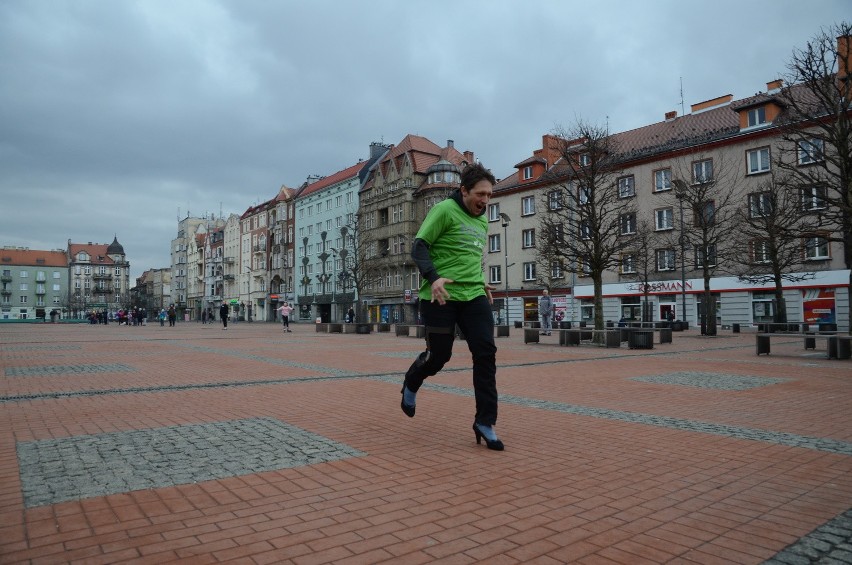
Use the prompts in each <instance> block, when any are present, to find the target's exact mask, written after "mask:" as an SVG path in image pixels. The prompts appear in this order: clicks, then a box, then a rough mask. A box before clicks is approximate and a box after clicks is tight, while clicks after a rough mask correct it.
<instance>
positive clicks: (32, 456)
mask: <svg viewBox="0 0 852 565" xmlns="http://www.w3.org/2000/svg"><path fill="white" fill-rule="evenodd" d="M17 451H18V462H19V466H20V473H21V482H22V484H23V487H22V490H23V493H24V503H25V505H26V506H27V507H34V506H41V505H45V504H55V503H57V502H63V501H67V500H77V499H82V498H89V497H93V496H103V495H107V494H115V493H123V492H129V491H133V490H141V489H148V488H160V487H166V486H174V485H180V484H189V483H194V482H198V481H206V480H210V479H221V478H225V477H233V476H237V475H246V474H249V473H260V472H263V471H272V470H276V469H284V468H289V467H298V466H302V465H313V464H315V463H322V462H327V461H335V460H338V459H343V458H346V457H358V456H361V455H363V454H362V453H361V452H359V451H358V450H356V449H352V448H350V447H348V446H346V445H342V444H340V443H337V442H334V441H331V440H329V439H327V438H324V437H322V436H319V435H317V434H314V433H311V432H307V431H305V430H302V429H299V428H297V427H295V426H291V425H289V424H286V423H284V422H281V421H278V420H275V419H272V418H250V419H243V420H234V421H228V422H213V423H209V424H197V425H186V426H172V427H167V428H160V429H149V430H133V431H128V432H115V433H106V434H97V435H87V436H75V437H70V438H61V439H50V440H40V441H31V442H21V443H18V445H17Z"/></svg>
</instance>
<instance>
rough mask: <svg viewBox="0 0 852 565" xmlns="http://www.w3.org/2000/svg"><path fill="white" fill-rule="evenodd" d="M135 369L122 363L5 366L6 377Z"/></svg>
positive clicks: (131, 370)
mask: <svg viewBox="0 0 852 565" xmlns="http://www.w3.org/2000/svg"><path fill="white" fill-rule="evenodd" d="M135 370H136V369H135V368H133V367H130V366H128V365H124V364H122V363H105V364H91V365H40V366H34V367H6V373H5V374H6V376H7V377H34V376H44V375H63V374H74V373H130V372H133V371H135Z"/></svg>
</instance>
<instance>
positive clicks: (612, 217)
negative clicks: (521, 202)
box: [539, 121, 636, 330]
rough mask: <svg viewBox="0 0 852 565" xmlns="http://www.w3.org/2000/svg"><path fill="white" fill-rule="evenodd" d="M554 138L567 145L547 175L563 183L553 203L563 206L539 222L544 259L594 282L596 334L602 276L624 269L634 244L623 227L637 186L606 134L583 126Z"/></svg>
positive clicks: (600, 314)
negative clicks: (625, 257) (624, 257)
mask: <svg viewBox="0 0 852 565" xmlns="http://www.w3.org/2000/svg"><path fill="white" fill-rule="evenodd" d="M555 134H556V136H557V138H558V139H560V140H562V142H561V144H560V147H559V149H560V153H561V158H560V161H559V162H558V163H557V164H556V165H555V166H554V167H552V168H551V171H550V173H548V174H550V175H553V177H554V180H555V181H558V182H557V184H556V187H555V188H554V190H552V191H551V194H550V195H548V198H553V199H554V201H556V202H557V203H558V205H552V204H550V205H548V206H547V209H548V213H547V214H543V215H542V218H541V220H540V224H539V225H540V226H541V232H542V233H543V234H545V238H544V241H543V242H542V247H543V248H542V250H541V251H540V254H541V256H542V257H545V258H547V259H548V260H549V261H550V262H552V261H555V260H559V261H561V263H562V264H563V265H576V266H577V267H576V269H577V271H578V274H579V275H580V276H589V277H590V278H591V280H592V284H593V286H594V294H595V298H594V304H595V329H597V330H602V329H604V315H603V275H604V273H605V272H606V271H607V270H608V269H612V268H616V267H618V266H619V264H620V262H621V257H622V254H623V253H624V252H625V251H626V250H628V249H630V246H631V244H632V238H631V237H630V236H629V235H622V234H621V229H620V222H621V221H622V217H623V216H625V215H631V214H632V215H633V216H634V217H635V214H636V203H635V201H636V195H635V185H634V184H633V180H632V177H627V176H623V175H622V169H621V167H620V163H619V155H618V147H617V146H616V144H615V140H614V138H612V137H611V136H610V135H609V133H608V132H607V130H606V129H604V128H601V127H598V126H592V125H590V124H587V123H584V122H583V121H578V122H577V123H576V124H575V125H574V126H573V127H572V128H571V129H570V130H560V131H557V132H555ZM622 178H623V179H625V180H624V181H622V180H621V179H622Z"/></svg>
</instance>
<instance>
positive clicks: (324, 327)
mask: <svg viewBox="0 0 852 565" xmlns="http://www.w3.org/2000/svg"><path fill="white" fill-rule="evenodd" d="M316 331H317V333H318V334H324V333H328V324H326V323H323V322H317V323H316Z"/></svg>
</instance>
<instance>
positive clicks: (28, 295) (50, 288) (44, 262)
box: [0, 247, 71, 320]
mask: <svg viewBox="0 0 852 565" xmlns="http://www.w3.org/2000/svg"><path fill="white" fill-rule="evenodd" d="M68 280H69V279H68V255H67V253H66V252H65V251H61V250H53V251H40V250H35V249H28V248H24V247H3V248H0V319H2V320H31V319H43V320H50V319H51V313H53V319H61V318H66V317H69V315H70V312H71V309H70V307H69V303H68Z"/></svg>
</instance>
